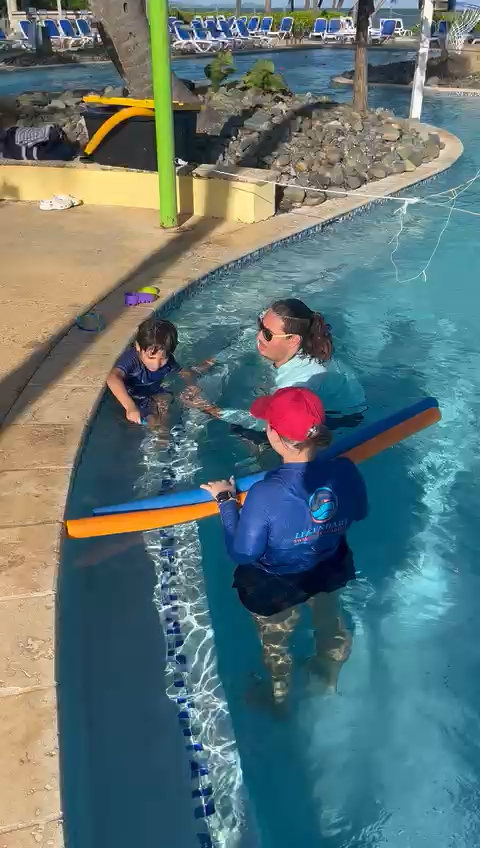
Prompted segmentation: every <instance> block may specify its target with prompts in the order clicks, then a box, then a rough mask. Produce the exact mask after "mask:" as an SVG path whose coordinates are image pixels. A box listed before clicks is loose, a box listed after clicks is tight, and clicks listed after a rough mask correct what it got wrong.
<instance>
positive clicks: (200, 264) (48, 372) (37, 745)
mask: <svg viewBox="0 0 480 848" xmlns="http://www.w3.org/2000/svg"><path fill="white" fill-rule="evenodd" d="M436 131H437V132H439V133H440V136H441V138H442V140H443V141H444V142H445V145H446V146H445V148H444V150H442V151H441V154H440V157H439V158H438V159H437V160H434V161H433V162H431V163H428V164H425V165H422V166H421V167H420V168H418V169H417V170H416V171H415V172H414V173H406V174H402V175H400V176H395V177H388V178H387V179H385V180H382V181H380V182H378V183H373V184H370V185H369V186H368V188H367V189H364V192H362V190H359V191H357V192H351V193H350V194H349V196H348V197H347V196H346V197H340V198H337V199H335V200H330V201H327V202H326V203H324V204H322V205H321V206H319V207H309V208H303V209H299V210H297V211H294V212H291V213H289V214H288V215H282V216H278V217H275V218H271V219H269V220H267V221H264V222H262V223H258V224H255V225H253V224H237V223H233V222H229V223H222V222H218V221H213V220H209V219H190V220H189V221H187V222H186V223H185V224H184V225H183V226H182V228H180V229H179V230H178V231H176V232H174V233H169V232H163V231H161V230H160V229H159V228H158V226H157V216H156V214H155V213H153V212H150V211H148V210H140V209H133V210H132V209H122V208H114V207H104V208H101V207H88V206H84V207H79V208H77V209H72V210H68V211H66V212H58V213H48V214H45V213H43V212H40V211H39V210H38V208H37V206H36V205H30V204H21V203H9V202H8V203H3V204H0V219H1V223H2V235H3V241H2V261H3V268H4V276H3V279H4V284H3V285H4V287H3V289H2V300H3V307H4V308H3V310H2V317H1V329H2V334H1V339H2V340H1V352H2V357H1V363H2V375H1V380H2V391H1V392H0V398H1V403H2V408H1V418H3V427H2V431H1V434H0V435H1V441H0V503H1V506H2V519H1V525H0V604H1V616H0V622H1V623H0V634H1V637H2V645H3V651H2V656H1V658H0V759H1V762H2V769H1V773H0V836H1V839H0V846H4V848H14V847H15V848H27V846H32V845H34V844H41V845H48V846H52V848H59V846H61V845H62V844H63V835H62V828H61V819H62V813H61V806H60V789H59V760H58V743H57V731H56V701H55V695H56V683H55V667H54V655H55V588H56V580H57V568H58V560H59V547H60V541H61V537H62V528H63V524H62V521H63V515H64V510H65V503H66V498H67V495H68V489H69V484H70V476H71V471H72V468H73V467H74V463H75V458H76V455H77V451H78V447H79V444H80V443H81V440H82V435H83V433H84V430H85V427H86V426H87V424H88V422H89V420H90V418H91V416H92V413H93V411H94V410H95V407H96V404H97V402H98V399H99V397H100V395H101V392H102V390H103V384H104V380H105V376H106V374H107V372H108V370H109V368H110V367H111V365H112V362H113V361H114V359H115V358H116V356H117V355H118V354H119V352H120V351H121V350H122V349H123V348H124V347H125V345H126V344H127V342H128V340H129V338H130V337H131V335H132V334H133V332H134V330H135V328H136V326H137V324H138V323H139V321H140V320H142V318H144V317H146V316H147V315H148V314H149V313H150V312H151V308H150V307H136V308H134V309H125V308H124V306H123V293H124V292H125V291H128V290H132V289H134V290H135V289H137V288H138V287H140V286H142V285H146V284H148V283H154V284H156V285H158V286H159V287H160V289H161V300H160V301H158V302H157V304H155V306H158V305H160V303H161V301H162V300H166V299H167V298H168V297H169V296H170V295H172V294H173V293H175V292H177V291H180V290H182V289H183V288H185V287H187V286H188V285H189V284H190V283H192V282H194V281H195V280H196V279H198V278H199V277H202V276H204V275H205V274H207V273H209V272H210V271H212V270H214V269H216V268H220V267H221V266H223V265H225V264H226V263H228V262H231V261H233V260H235V259H237V258H240V257H241V256H244V255H245V254H249V253H251V252H252V251H255V250H258V249H261V248H263V247H267V246H268V245H270V244H271V243H273V242H276V241H278V240H281V239H285V238H288V237H289V236H293V235H295V234H297V233H301V232H302V231H305V230H308V229H309V228H312V227H315V226H321V225H322V224H324V223H326V222H328V221H329V220H332V219H335V218H338V217H340V216H342V215H346V214H348V213H349V212H351V211H353V210H355V209H357V208H360V207H361V206H364V205H365V204H366V203H368V202H369V200H368V199H367V198H366V197H365V196H364V195H365V193H367V194H368V195H375V196H378V197H382V196H384V195H389V194H392V193H395V192H401V191H402V189H406V188H407V187H409V186H410V185H412V184H414V183H416V182H418V181H419V180H425V179H428V178H429V177H431V176H434V175H435V174H437V173H439V172H441V171H443V170H445V169H447V168H449V167H450V166H451V165H452V164H453V163H454V162H455V161H456V160H457V159H458V158H459V156H460V155H461V153H462V150H463V148H462V144H461V142H460V141H459V140H458V139H457V138H456V137H455V136H453V135H451V134H450V133H447V132H445V131H438V130H436ZM93 304H96V305H97V308H98V311H99V312H100V313H101V314H102V315H103V316H104V318H105V322H106V327H105V329H104V330H103V331H102V332H100V333H98V334H96V333H85V332H82V331H81V330H79V329H78V328H76V327H75V326H74V320H75V317H76V316H77V315H78V314H80V313H82V312H84V311H85V310H86V309H88V308H89V307H91V306H92V305H93Z"/></svg>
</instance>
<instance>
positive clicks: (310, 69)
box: [0, 48, 406, 96]
mask: <svg viewBox="0 0 480 848" xmlns="http://www.w3.org/2000/svg"><path fill="white" fill-rule="evenodd" d="M405 55H406V54H405V51H404V50H400V51H392V50H371V51H370V56H369V61H370V62H371V63H372V64H374V65H376V64H385V63H386V62H397V61H400V60H402V59H405ZM211 58H212V57H211V56H210V58H208V57H205V58H203V57H202V58H197V57H192V58H188V59H173V61H172V67H173V70H174V71H175V73H176V74H178V76H180V77H183V78H185V79H192V80H194V81H196V82H198V81H200V82H206V77H205V72H204V68H205V65H206V64H207V63H208V62H209V61H211ZM258 58H268V59H273V61H274V62H275V66H276V68H277V70H279V71H280V72H281V73H282V74H283V75H284V76H285V79H286V81H287V83H288V85H290V86H291V87H292V89H293V90H294V91H308V90H309V89H310V87H313V91H315V92H316V93H324V92H325V91H326V89H327V88H328V86H329V80H330V77H331V76H334V75H335V74H339V73H341V71H343V70H346V69H348V68H351V67H352V66H353V51H351V50H334V49H333V50H332V49H329V48H324V49H322V50H309V51H302V50H292V51H286V50H283V51H281V52H279V51H277V52H275V51H266V50H262V51H259V52H258V54H251V53H250V54H247V55H245V56H242V54H241V53H240V54H238V55H235V56H234V65H235V68H236V71H237V74H236V76H241V75H242V74H244V73H245V72H246V71H247V70H248V68H250V67H251V66H252V65H253V63H254V62H255V61H256V60H257V59H258ZM120 82H121V80H120V77H119V76H118V74H117V72H116V70H115V68H114V67H113V65H111V64H110V63H109V62H101V63H84V64H80V65H79V66H78V67H76V66H75V65H70V66H63V67H62V66H58V67H56V68H51V67H45V68H32V69H30V68H29V69H21V70H17V71H7V72H2V73H0V96H4V95H16V94H21V93H22V92H24V91H64V90H66V89H92V90H98V89H103V88H105V87H106V86H107V85H120Z"/></svg>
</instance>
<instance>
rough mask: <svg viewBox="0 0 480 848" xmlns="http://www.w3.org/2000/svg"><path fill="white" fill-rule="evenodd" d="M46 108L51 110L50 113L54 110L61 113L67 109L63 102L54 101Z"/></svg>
mask: <svg viewBox="0 0 480 848" xmlns="http://www.w3.org/2000/svg"><path fill="white" fill-rule="evenodd" d="M48 108H49V109H51V110H52V111H53V110H55V111H56V112H62V111H63V110H64V109H66V108H67V107H66V104H65V103H64V102H63V100H58V99H54V100H50V103H49V104H48Z"/></svg>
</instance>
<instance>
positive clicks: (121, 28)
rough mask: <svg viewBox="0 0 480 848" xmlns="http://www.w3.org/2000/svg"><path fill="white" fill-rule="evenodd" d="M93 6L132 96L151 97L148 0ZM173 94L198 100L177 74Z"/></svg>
mask: <svg viewBox="0 0 480 848" xmlns="http://www.w3.org/2000/svg"><path fill="white" fill-rule="evenodd" d="M164 2H166V0H164ZM91 9H92V12H93V14H94V16H95V18H96V20H97V22H98V29H99V32H100V36H101V38H102V41H103V44H104V46H105V49H106V51H107V54H108V56H109V58H110V59H111V61H112V62H113V64H114V65H115V68H116V69H117V71H118V73H119V74H120V76H121V78H122V79H123V80H124V82H125V86H126V88H127V89H128V92H129V94H130V96H131V97H137V98H140V99H143V98H148V97H151V96H152V63H151V58H150V33H149V29H148V20H147V15H146V11H145V3H144V0H120V2H119V0H92V2H91ZM172 97H173V99H174V100H179V101H181V102H183V103H188V102H192V101H196V100H197V97H196V95H195V94H193V92H191V91H189V89H188V88H187V86H186V85H184V83H182V81H181V80H179V79H178V77H177V76H175V74H172Z"/></svg>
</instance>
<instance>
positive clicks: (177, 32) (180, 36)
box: [172, 24, 215, 53]
mask: <svg viewBox="0 0 480 848" xmlns="http://www.w3.org/2000/svg"><path fill="white" fill-rule="evenodd" d="M173 30H174V35H173V41H172V50H181V51H182V52H186V51H191V52H194V53H208V52H210V51H212V50H213V48H214V46H215V45H214V43H213V42H212V41H208V40H207V39H206V40H205V41H203V40H202V39H195V38H194V37H193V35H192V32H191V31H190V30H188V29H186V28H185V27H181V26H179V25H178V24H174V25H173Z"/></svg>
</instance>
